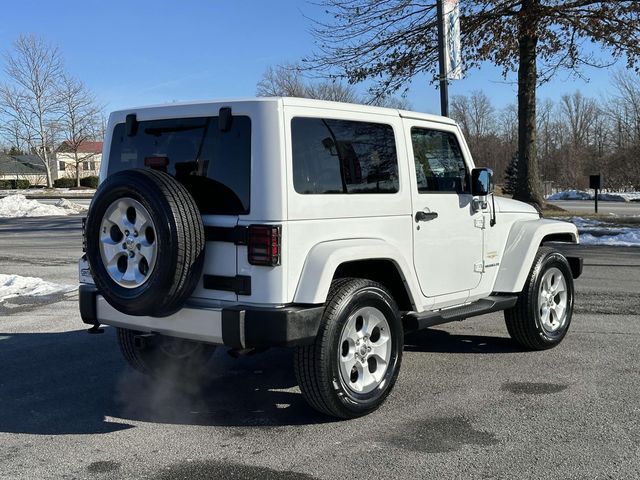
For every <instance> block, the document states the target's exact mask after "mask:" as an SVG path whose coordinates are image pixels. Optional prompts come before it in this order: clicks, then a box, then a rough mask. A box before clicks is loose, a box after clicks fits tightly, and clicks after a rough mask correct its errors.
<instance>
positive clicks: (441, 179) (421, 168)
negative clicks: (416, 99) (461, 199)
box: [411, 127, 469, 193]
mask: <svg viewBox="0 0 640 480" xmlns="http://www.w3.org/2000/svg"><path fill="white" fill-rule="evenodd" d="M411 143H412V144H413V155H414V160H415V164H416V177H417V182H418V192H420V193H427V192H455V193H465V192H468V191H469V174H468V172H467V167H466V165H465V163H464V158H463V156H462V151H461V150H460V145H459V144H458V139H457V138H456V136H455V135H454V134H453V133H451V132H441V131H438V130H427V129H425V128H416V127H414V128H412V129H411Z"/></svg>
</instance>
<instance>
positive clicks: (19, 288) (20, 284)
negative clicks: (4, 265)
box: [0, 273, 78, 305]
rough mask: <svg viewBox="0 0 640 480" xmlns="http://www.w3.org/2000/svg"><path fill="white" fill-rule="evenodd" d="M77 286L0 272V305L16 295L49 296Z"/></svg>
mask: <svg viewBox="0 0 640 480" xmlns="http://www.w3.org/2000/svg"><path fill="white" fill-rule="evenodd" d="M76 288H78V287H77V286H74V285H60V284H57V283H51V282H47V281H45V280H42V279H41V278H35V277H22V276H20V275H5V274H1V273H0V305H1V304H2V303H3V302H5V301H6V300H8V299H10V298H16V297H49V296H52V295H57V294H63V293H69V292H73V291H74V290H75V289H76Z"/></svg>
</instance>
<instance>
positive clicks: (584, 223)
mask: <svg viewBox="0 0 640 480" xmlns="http://www.w3.org/2000/svg"><path fill="white" fill-rule="evenodd" d="M562 220H568V221H570V222H571V223H573V224H574V225H575V226H576V227H578V232H579V234H580V243H581V244H583V245H617V246H622V247H640V227H635V226H634V227H629V226H624V225H616V224H614V223H610V222H602V221H600V220H594V219H590V218H582V217H570V218H568V219H562Z"/></svg>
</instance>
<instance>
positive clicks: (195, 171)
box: [108, 116, 251, 215]
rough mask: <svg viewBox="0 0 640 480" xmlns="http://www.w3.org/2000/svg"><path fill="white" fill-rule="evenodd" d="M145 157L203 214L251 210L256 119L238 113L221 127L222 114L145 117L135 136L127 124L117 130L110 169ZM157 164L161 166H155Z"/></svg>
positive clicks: (135, 163) (131, 164)
mask: <svg viewBox="0 0 640 480" xmlns="http://www.w3.org/2000/svg"><path fill="white" fill-rule="evenodd" d="M145 159H148V160H149V161H151V162H153V163H156V164H160V165H165V164H166V167H162V166H161V167H160V168H159V169H161V170H163V171H166V172H167V173H169V174H170V175H172V176H174V177H175V178H176V179H177V180H178V181H179V182H181V183H182V184H183V185H185V187H186V188H187V189H188V190H189V192H190V193H191V195H193V197H194V199H195V201H196V203H197V204H198V208H199V209H200V212H201V213H205V214H206V213H208V214H223V215H239V214H246V213H249V189H250V180H251V120H250V119H249V117H246V116H234V117H233V119H232V122H231V129H230V130H229V131H227V132H220V130H219V129H218V117H201V118H179V119H168V120H153V121H147V122H140V123H139V124H138V130H137V133H136V135H134V136H131V137H129V136H127V134H126V130H125V124H123V123H120V124H117V125H116V126H115V128H114V130H113V138H112V141H111V151H110V154H109V171H108V174H109V175H111V174H113V173H115V172H118V171H120V170H127V169H131V168H143V167H144V166H145ZM156 168H158V167H156Z"/></svg>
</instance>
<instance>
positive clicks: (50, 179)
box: [42, 147, 53, 188]
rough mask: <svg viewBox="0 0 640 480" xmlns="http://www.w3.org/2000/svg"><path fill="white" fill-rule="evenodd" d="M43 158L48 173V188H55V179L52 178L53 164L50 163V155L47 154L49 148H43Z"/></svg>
mask: <svg viewBox="0 0 640 480" xmlns="http://www.w3.org/2000/svg"><path fill="white" fill-rule="evenodd" d="M42 156H43V157H44V162H43V163H44V168H45V170H46V172H47V188H51V187H53V178H52V177H51V164H50V163H49V155H48V154H47V147H43V148H42Z"/></svg>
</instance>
